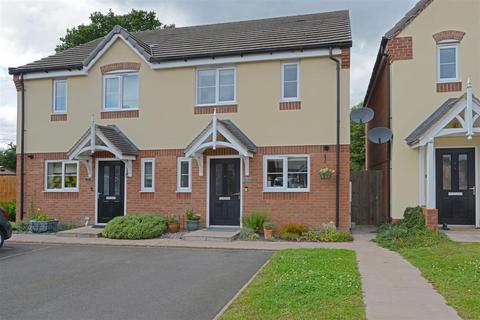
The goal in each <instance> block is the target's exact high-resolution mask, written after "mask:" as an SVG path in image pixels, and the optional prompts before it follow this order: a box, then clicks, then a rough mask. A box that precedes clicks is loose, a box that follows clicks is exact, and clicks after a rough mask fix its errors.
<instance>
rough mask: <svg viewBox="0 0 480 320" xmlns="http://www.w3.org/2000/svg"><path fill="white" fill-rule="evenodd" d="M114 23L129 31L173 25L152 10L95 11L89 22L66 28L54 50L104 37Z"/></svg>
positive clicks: (61, 49) (57, 50) (170, 26)
mask: <svg viewBox="0 0 480 320" xmlns="http://www.w3.org/2000/svg"><path fill="white" fill-rule="evenodd" d="M115 25H119V26H121V27H123V28H124V29H126V30H127V31H129V32H137V31H143V30H154V29H159V28H173V27H175V25H173V24H172V25H165V24H163V23H162V22H160V21H159V20H158V18H157V15H156V13H155V12H154V11H144V10H135V9H132V11H131V12H130V13H127V14H123V15H116V14H115V13H113V11H112V10H111V9H110V10H109V11H108V13H107V14H103V13H101V12H98V11H95V12H94V13H92V14H91V15H90V23H89V24H87V25H85V24H81V25H79V26H77V27H74V28H72V29H67V34H66V35H65V36H64V37H61V38H60V41H61V44H59V45H57V47H56V48H55V51H56V52H61V51H63V50H65V49H69V48H73V47H76V46H78V45H81V44H84V43H87V42H89V41H92V40H95V39H98V38H101V37H104V36H106V35H107V34H108V33H109V32H110V31H112V29H113V27H114V26H115Z"/></svg>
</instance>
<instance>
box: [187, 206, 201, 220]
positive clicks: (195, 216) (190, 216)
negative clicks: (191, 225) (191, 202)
mask: <svg viewBox="0 0 480 320" xmlns="http://www.w3.org/2000/svg"><path fill="white" fill-rule="evenodd" d="M201 217H202V216H201V215H199V214H198V213H195V212H194V211H193V209H187V210H185V218H186V219H187V220H200V218H201Z"/></svg>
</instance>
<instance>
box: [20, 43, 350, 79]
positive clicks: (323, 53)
mask: <svg viewBox="0 0 480 320" xmlns="http://www.w3.org/2000/svg"><path fill="white" fill-rule="evenodd" d="M118 38H120V39H122V40H123V42H125V43H126V44H127V46H129V47H130V48H131V49H132V50H133V51H134V52H135V53H136V54H137V55H138V56H139V57H140V58H141V59H142V60H143V61H144V62H145V63H146V64H147V65H148V66H149V67H150V69H153V70H157V69H173V68H184V67H199V66H209V65H222V64H235V63H241V62H255V61H272V60H289V59H300V58H312V57H327V56H329V55H330V51H329V49H309V50H302V51H300V50H297V51H283V52H272V53H258V54H245V55H235V56H225V57H213V58H198V59H187V60H174V61H165V62H159V63H151V62H149V61H147V60H146V59H145V57H144V56H143V55H141V54H140V53H139V52H138V51H137V50H136V49H135V48H134V47H133V46H132V45H131V44H130V42H128V41H126V40H125V38H124V37H123V36H122V35H119V34H117V35H115V36H113V37H112V39H111V40H110V41H109V42H108V43H107V44H106V45H105V47H103V49H102V50H101V51H100V52H99V53H98V54H97V56H96V57H95V58H94V59H93V60H92V61H90V63H89V64H88V65H87V66H85V67H83V69H81V70H72V71H68V70H59V71H49V72H32V73H26V74H25V75H24V77H23V78H24V79H25V80H29V79H43V78H60V77H74V76H86V75H88V71H89V70H90V68H91V67H92V66H93V65H94V64H95V62H97V61H98V59H100V57H101V56H102V55H103V54H104V53H105V52H106V51H107V50H108V49H109V48H110V46H111V45H112V44H113V43H114V42H115V40H117V39H118ZM341 53H342V50H341V49H339V48H336V49H333V50H332V54H333V55H340V54H341Z"/></svg>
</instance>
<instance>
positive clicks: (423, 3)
mask: <svg viewBox="0 0 480 320" xmlns="http://www.w3.org/2000/svg"><path fill="white" fill-rule="evenodd" d="M432 2H433V0H420V1H418V2H417V3H416V4H415V6H414V7H413V8H412V9H410V10H409V11H408V12H407V13H406V14H405V16H404V17H402V19H400V21H398V22H397V23H396V24H395V25H394V26H393V27H392V28H391V29H390V30H388V31H387V32H386V33H385V38H387V39H392V38H393V37H395V36H396V35H397V34H398V33H399V32H401V31H402V30H403V29H405V27H406V26H407V25H408V24H409V23H410V22H412V21H413V19H415V18H416V17H417V16H418V15H419V14H420V12H422V11H423V9H425V8H426V7H427V6H428V5H429V4H430V3H432Z"/></svg>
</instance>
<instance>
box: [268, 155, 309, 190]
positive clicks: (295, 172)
mask: <svg viewBox="0 0 480 320" xmlns="http://www.w3.org/2000/svg"><path fill="white" fill-rule="evenodd" d="M309 168H310V157H309V156H308V155H288V156H265V157H264V162H263V173H264V174H263V189H264V191H268V192H275V191H277V192H285V191H288V192H291V191H308V190H309V188H310V181H309V173H310V169H309Z"/></svg>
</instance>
